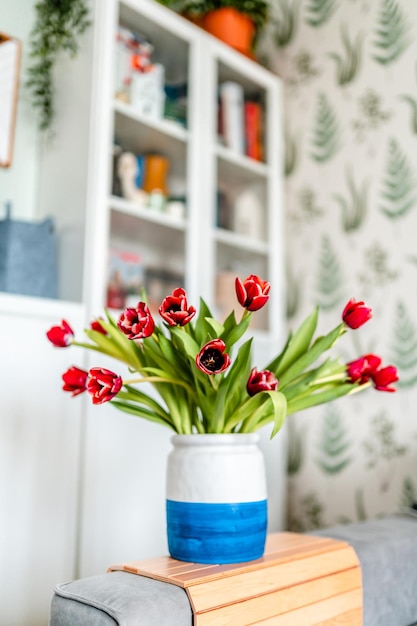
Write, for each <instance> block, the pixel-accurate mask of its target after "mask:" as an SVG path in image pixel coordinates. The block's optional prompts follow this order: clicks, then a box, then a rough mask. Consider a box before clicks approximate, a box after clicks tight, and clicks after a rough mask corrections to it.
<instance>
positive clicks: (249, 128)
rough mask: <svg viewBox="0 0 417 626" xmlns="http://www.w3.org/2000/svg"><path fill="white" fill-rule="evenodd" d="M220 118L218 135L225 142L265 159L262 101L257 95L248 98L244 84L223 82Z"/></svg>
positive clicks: (220, 93)
mask: <svg viewBox="0 0 417 626" xmlns="http://www.w3.org/2000/svg"><path fill="white" fill-rule="evenodd" d="M218 118H219V119H218V135H219V139H220V141H221V142H222V143H223V144H224V145H225V146H227V147H228V148H230V149H231V150H233V151H234V152H236V153H237V154H242V155H246V156H248V157H250V158H252V159H255V160H257V161H263V159H264V146H263V136H262V134H263V129H262V126H263V109H262V105H261V103H260V102H259V101H258V100H257V99H255V98H247V97H246V96H245V93H244V88H243V86H242V85H241V84H239V83H236V82H234V81H225V82H223V83H221V85H220V88H219V116H218Z"/></svg>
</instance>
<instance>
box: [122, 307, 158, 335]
mask: <svg viewBox="0 0 417 626" xmlns="http://www.w3.org/2000/svg"><path fill="white" fill-rule="evenodd" d="M117 327H118V328H119V330H121V331H122V333H124V334H125V335H126V336H127V337H128V338H129V339H145V338H146V337H150V336H151V335H152V333H153V331H154V329H155V322H154V320H153V317H152V315H151V312H150V311H149V307H148V305H147V304H146V302H139V303H138V305H137V307H136V308H135V309H133V308H128V309H126V310H125V311H124V312H123V313H122V314H121V316H120V318H119V321H118V322H117Z"/></svg>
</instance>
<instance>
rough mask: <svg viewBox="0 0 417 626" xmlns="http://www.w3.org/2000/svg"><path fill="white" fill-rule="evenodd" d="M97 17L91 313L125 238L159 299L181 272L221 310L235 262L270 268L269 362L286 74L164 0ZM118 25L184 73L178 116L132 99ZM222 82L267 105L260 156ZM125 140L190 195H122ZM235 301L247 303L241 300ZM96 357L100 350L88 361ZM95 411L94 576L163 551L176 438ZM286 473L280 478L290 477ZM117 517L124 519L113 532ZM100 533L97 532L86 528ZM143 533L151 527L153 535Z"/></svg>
mask: <svg viewBox="0 0 417 626" xmlns="http://www.w3.org/2000/svg"><path fill="white" fill-rule="evenodd" d="M95 23H96V36H95V49H94V58H97V59H100V63H99V64H96V66H95V71H94V73H93V77H92V105H91V112H92V113H91V115H92V123H91V133H90V149H89V155H90V156H89V166H88V188H87V206H88V211H87V217H86V219H87V224H86V229H87V232H86V241H87V242H88V244H87V246H86V262H85V274H84V285H85V289H84V293H85V296H84V297H85V302H86V307H87V320H90V319H92V318H93V317H95V316H98V315H101V313H102V310H103V305H104V303H105V302H106V291H107V285H108V266H109V253H110V251H111V250H112V249H114V248H116V249H118V250H123V249H125V250H127V251H129V252H132V253H136V254H138V255H140V258H141V259H142V261H143V275H144V281H145V287H148V288H149V287H150V288H151V289H152V295H153V298H154V297H155V298H157V296H156V294H161V284H162V285H165V288H166V289H167V293H166V294H165V295H167V294H168V293H170V292H171V290H172V288H173V287H172V284H173V282H172V281H173V277H175V276H177V277H178V280H179V281H180V280H181V282H182V283H183V285H184V286H185V288H186V290H187V296H188V301H189V302H190V303H193V304H194V305H195V306H196V307H198V305H199V298H200V296H202V297H203V298H204V299H205V300H206V302H207V303H208V304H209V305H210V307H211V308H212V309H213V313H214V314H216V315H217V314H221V312H222V309H223V308H224V306H225V300H226V306H228V302H229V301H230V302H231V306H232V307H235V306H238V305H237V303H236V295H235V290H234V283H233V281H234V277H235V275H238V274H239V275H240V276H241V277H242V278H245V277H246V276H247V275H249V274H252V273H254V274H259V275H260V276H261V277H262V278H263V279H266V280H268V281H270V282H271V285H272V288H271V297H270V302H269V304H268V307H266V308H265V311H261V312H259V315H256V316H254V320H257V322H256V325H255V326H254V327H253V334H254V336H255V341H254V357H255V359H256V360H257V362H260V363H266V362H267V361H268V358H269V357H270V355H271V352H276V346H277V345H279V342H280V341H282V339H283V337H282V336H283V328H282V326H283V323H284V321H283V320H284V279H283V276H284V270H283V266H284V263H283V256H284V255H283V238H284V236H283V224H282V222H283V210H282V178H281V172H282V162H281V153H282V137H281V124H282V112H281V81H280V79H279V78H277V77H276V76H275V75H273V74H272V73H271V72H269V71H267V70H266V69H265V68H263V67H261V66H260V65H259V64H257V63H255V62H254V61H252V60H250V59H248V58H246V57H244V56H242V55H241V54H239V53H238V52H236V51H234V50H232V49H231V48H229V47H227V46H226V45H224V44H223V43H221V42H220V41H218V40H217V39H215V38H214V37H212V36H210V35H208V34H207V33H205V32H204V31H202V30H201V29H199V28H198V27H196V26H195V25H193V24H191V23H190V22H188V21H187V20H185V19H183V18H182V17H181V16H179V15H177V14H176V13H175V12H173V11H171V10H169V9H167V8H166V7H164V6H163V5H162V4H160V3H158V2H156V1H154V0H109V1H108V2H105V3H104V2H103V3H97V7H96V17H95ZM120 25H122V26H123V28H125V29H128V30H129V29H130V30H131V31H137V32H139V33H140V35H141V37H142V38H143V39H148V40H149V41H150V42H151V43H152V47H153V49H152V55H151V61H152V63H155V64H162V65H164V74H165V80H166V81H167V83H168V84H169V87H170V89H172V90H174V91H175V90H179V91H181V89H183V88H184V84H186V86H187V90H186V93H187V98H186V102H184V101H182V103H181V104H182V107H180V108H177V107H168V109H167V108H165V109H164V111H165V112H166V113H167V117H165V115H161V116H159V117H158V116H157V115H155V114H154V113H152V114H149V115H147V114H145V113H144V112H143V111H142V110H139V109H138V108H137V107H135V104H134V102H133V101H131V99H130V97H129V93H123V94H120V91H119V92H118V91H117V90H115V80H114V68H115V61H116V53H117V48H116V43H117V42H116V35H117V32H118V29H119V27H120ZM223 81H234V82H236V83H239V84H240V85H241V86H242V88H243V95H244V97H245V98H246V97H248V98H249V97H250V98H253V97H256V99H257V101H259V102H260V103H261V104H262V116H263V134H262V148H263V150H262V153H263V156H262V160H258V159H253V158H250V157H249V156H247V155H246V154H245V153H237V152H236V151H234V150H233V149H232V148H231V147H228V146H226V145H224V143H223V142H222V140H221V139H220V140H219V135H218V118H219V109H218V106H219V97H218V96H219V89H220V84H221V83H222V82H223ZM126 91H127V92H128V90H126ZM120 96H122V98H121V97H120ZM173 111H174V113H173ZM176 111H180V114H179V119H178V120H177V121H175V119H173V118H175V112H176ZM184 118H185V120H186V123H185V124H184ZM115 139H116V140H117V145H118V146H119V147H121V149H122V153H125V152H126V151H128V152H131V153H132V154H133V155H134V156H135V157H138V156H142V157H143V156H145V157H146V156H147V155H149V154H157V155H160V156H164V157H165V158H166V159H167V160H168V163H169V167H168V173H167V177H166V182H167V187H168V190H169V194H168V195H169V198H170V199H171V198H173V199H176V200H178V198H180V199H182V201H183V203H184V205H185V209H184V211H183V212H182V213H181V212H180V213H176V212H172V213H171V212H170V211H168V210H167V206H168V204H167V203H165V204H164V205H163V206H160V205H157V206H156V207H155V206H153V205H152V202H151V201H150V202H149V203H147V202H145V203H141V202H134V201H132V199H131V198H127V197H124V196H123V193H121V191H120V187H121V186H120V185H115V184H114V174H115V172H117V171H118V169H117V159H116V164H115V157H114V155H115V150H114V142H115ZM118 154H119V155H120V151H119V152H118ZM145 168H146V161H145ZM119 182H120V181H119ZM115 190H116V191H117V193H115ZM246 192H250V194H252V198H254V200H253V212H255V211H257V212H258V214H257V215H258V218H257V221H258V223H261V224H262V226H261V228H256V229H254V230H253V231H252V230H249V232H247V233H245V232H239V230H237V229H236V228H234V225H235V215H234V212H235V208H236V206H237V205H238V204H239V202H241V203H242V204H243V205H245V206H246V209H247V206H249V207H251V206H252V205H251V200H250V196H249V204H248V197H247V195H245V194H246ZM222 193H223V194H225V197H226V196H227V202H228V207H229V211H230V214H229V215H228V223H227V224H226V226H227V227H224V226H225V224H223V226H220V224H219V219H218V218H219V211H220V201H221V194H222ZM165 200H167V199H165ZM245 203H246V204H245ZM246 209H245V210H246ZM249 213H250V212H249ZM255 231H256V232H257V235H256V236H254V233H255ZM222 285H223V286H224V288H225V291H223V292H222V291H221V289H219V288H220V287H221V286H222ZM168 290H169V291H168ZM154 294H155V295H154ZM237 314H238V315H240V314H241V311H239V310H238V309H237ZM90 357H91V355H90ZM91 358H92V357H91ZM89 365H90V366H93V365H97V363H96V362H94V361H93V360H91V362H89ZM104 366H105V365H104ZM108 366H109V367H110V368H111V367H112V366H113V367H114V364H111V363H109V364H108ZM86 412H87V431H86V444H85V450H86V466H85V479H84V496H83V512H82V529H83V532H82V541H81V546H82V549H81V559H80V570H81V573H82V575H83V576H84V575H89V574H90V573H91V572H92V571H94V570H95V571H97V569H99V568H100V567H104V568H105V567H106V566H107V565H108V562H109V560H110V561H111V560H112V556H111V555H112V553H114V554H116V553H118V554H124V553H126V554H127V553H131V552H132V550H133V551H134V550H135V549H137V552H138V554H141V555H143V556H144V557H146V553H149V554H152V553H153V554H155V553H160V552H161V545H163V544H164V542H165V513H164V487H165V475H164V471H165V464H166V455H167V453H168V451H169V449H170V444H169V438H170V432H169V431H167V432H165V430H163V429H162V431H163V432H161V429H159V430H158V429H156V430H155V429H154V428H153V426H154V425H152V424H151V425H148V424H146V423H142V422H141V423H138V421H137V420H134V419H130V420H129V419H124V416H120V415H115V411H114V409H113V408H112V407H105V406H102V407H100V412H99V414H98V412H96V411H95V407H92V406H90V405H88V407H87V409H86ZM269 435H270V433H269V432H268V433H265V445H264V450H265V456H266V464H267V473H269V476H270V480H271V488H270V490H269V500H270V511H271V513H270V524H271V528H272V529H278V528H282V524H283V523H284V515H285V505H284V502H285V486H284V479H283V473H284V465H285V463H284V461H283V459H284V454H283V453H282V446H283V443H284V441H283V440H282V439H280V440H279V439H278V438H277V439H276V440H274V442H273V444H272V443H271V442H270V441H269ZM132 476H135V477H136V479H135V485H136V486H135V487H134V489H135V493H136V494H137V498H138V502H136V503H134V502H132V500H131V498H132ZM277 477H282V481H281V479H280V478H279V479H278V483H279V485H278V484H277ZM281 484H282V487H281ZM121 485H122V486H123V488H122V489H119V487H120V486H121ZM116 486H117V487H116ZM139 501H142V502H146V503H147V505H146V506H147V508H149V510H152V515H145V514H144V512H143V510H142V509H141V507H140V506H139ZM136 505H137V506H136ZM123 512H124V513H123ZM126 512H128V514H127V515H126ZM104 519H105V520H106V522H105V523H104V522H103V520H104ZM114 528H118V529H121V528H123V529H124V530H123V531H120V532H118V533H117V535H115V534H114V532H113V529H114ZM91 536H94V539H95V540H94V542H89V541H88V538H89V537H91ZM143 537H147V538H148V539H147V543H146V547H145V546H144V545H143V541H142V540H141V538H143ZM135 546H136V548H135Z"/></svg>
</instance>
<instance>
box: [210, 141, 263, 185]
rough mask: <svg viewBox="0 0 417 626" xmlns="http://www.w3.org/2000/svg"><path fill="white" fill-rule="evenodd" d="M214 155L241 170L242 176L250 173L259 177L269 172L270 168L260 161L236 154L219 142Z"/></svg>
mask: <svg viewBox="0 0 417 626" xmlns="http://www.w3.org/2000/svg"><path fill="white" fill-rule="evenodd" d="M215 152H216V155H217V157H218V158H219V159H221V160H222V161H224V162H225V164H227V163H229V164H230V165H233V166H235V167H236V168H238V169H241V170H242V176H243V175H247V174H250V175H251V176H256V177H259V178H267V177H268V176H269V174H270V168H269V167H268V165H267V164H266V163H263V162H262V161H256V160H255V159H251V158H250V157H248V156H245V155H243V154H238V153H236V152H234V151H233V150H231V149H230V148H227V147H226V146H222V145H220V144H217V145H216V148H215Z"/></svg>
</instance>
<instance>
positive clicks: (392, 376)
mask: <svg viewBox="0 0 417 626" xmlns="http://www.w3.org/2000/svg"><path fill="white" fill-rule="evenodd" d="M372 380H373V382H374V386H375V389H378V391H390V392H393V391H396V389H395V387H393V386H392V384H393V383H395V382H396V381H397V380H398V373H397V368H396V367H394V365H387V367H382V368H381V369H380V370H378V371H376V372H375V373H374V374H373V376H372Z"/></svg>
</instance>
